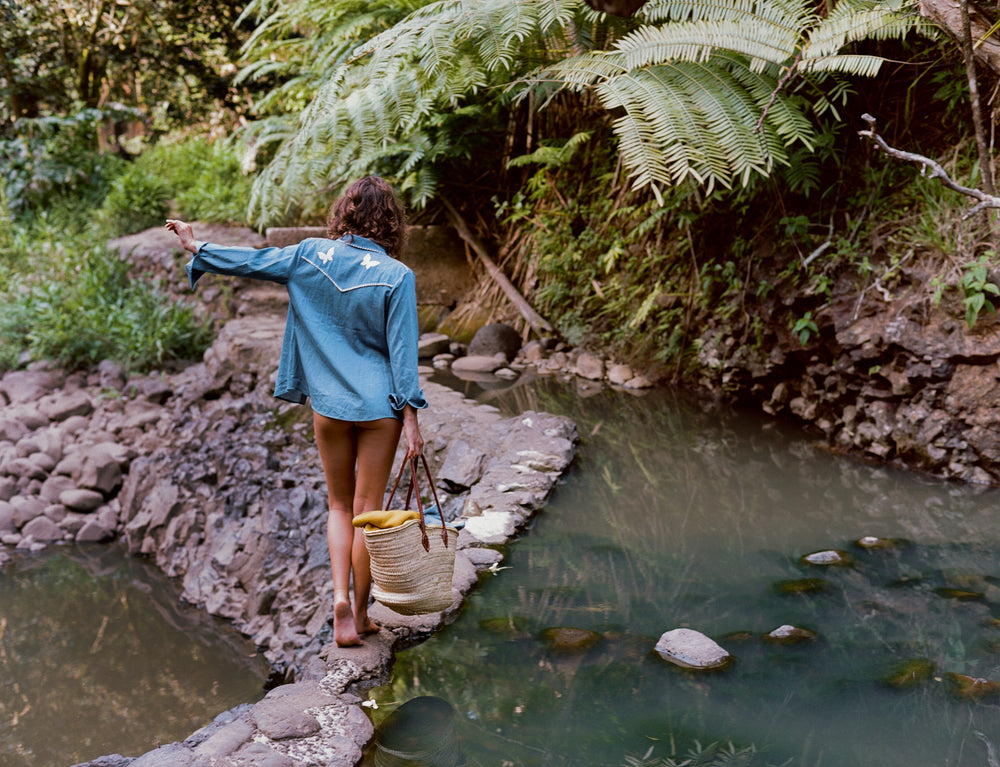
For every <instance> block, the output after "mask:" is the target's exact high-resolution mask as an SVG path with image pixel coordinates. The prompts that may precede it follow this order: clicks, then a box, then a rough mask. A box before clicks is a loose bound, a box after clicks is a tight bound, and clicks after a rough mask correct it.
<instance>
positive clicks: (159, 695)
mask: <svg viewBox="0 0 1000 767" xmlns="http://www.w3.org/2000/svg"><path fill="white" fill-rule="evenodd" d="M177 594H178V591H177V586H176V584H174V583H171V582H170V581H169V580H168V579H167V578H166V577H164V576H163V575H162V574H161V573H160V572H159V571H158V570H156V568H155V567H154V566H152V565H150V564H149V563H147V562H145V561H142V560H139V559H135V558H129V557H128V556H127V555H126V554H125V552H124V550H123V549H121V548H119V547H118V546H117V545H111V546H105V545H94V546H89V547H53V548H50V549H48V550H47V551H45V552H42V553H40V554H20V553H18V554H16V555H15V557H14V558H13V561H12V562H11V563H10V564H9V565H8V566H7V567H6V568H5V569H4V570H3V572H2V574H0V765H3V767H68V766H69V765H71V764H76V763H78V762H82V761H89V760H91V759H95V758H96V757H99V756H102V755H104V754H112V753H117V754H124V755H126V756H138V755H139V754H142V753H144V752H145V751H149V750H151V749H152V748H155V747H156V746H158V745H161V744H163V743H171V742H173V741H175V740H182V739H184V738H186V737H187V736H188V735H190V734H191V733H192V732H194V731H195V730H197V729H199V728H201V727H202V726H204V725H205V724H208V723H209V722H210V721H212V719H213V718H215V716H216V715H217V714H219V713H221V712H223V711H226V710H228V709H230V708H232V707H233V706H235V705H238V704H240V703H245V702H252V701H255V700H258V699H259V698H260V697H261V696H262V694H263V692H262V689H263V685H264V680H265V679H266V677H267V674H268V668H267V664H266V662H264V661H263V659H262V658H259V657H257V656H256V654H255V652H254V648H253V645H252V644H251V643H249V642H248V641H247V640H246V639H245V638H243V637H242V636H240V635H239V634H238V633H237V632H236V631H234V630H233V629H232V628H231V627H230V626H229V625H228V624H227V623H226V622H225V621H222V620H218V619H214V618H212V617H211V616H208V615H206V614H205V613H204V612H203V611H201V610H198V609H196V608H194V607H189V606H184V605H181V604H179V603H178V598H177Z"/></svg>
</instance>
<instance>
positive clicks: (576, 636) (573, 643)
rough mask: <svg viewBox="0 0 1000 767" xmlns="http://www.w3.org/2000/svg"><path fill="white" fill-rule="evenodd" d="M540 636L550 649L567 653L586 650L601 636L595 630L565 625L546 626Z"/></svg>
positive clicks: (598, 640) (599, 639)
mask: <svg viewBox="0 0 1000 767" xmlns="http://www.w3.org/2000/svg"><path fill="white" fill-rule="evenodd" d="M541 637H542V639H543V640H544V641H545V643H546V644H547V645H548V646H549V648H550V649H552V650H555V651H556V652H560V653H569V654H575V653H583V652H586V651H587V650H589V649H590V648H591V647H593V646H594V645H596V644H597V643H598V642H600V641H601V639H602V638H603V637H602V636H601V635H600V634H598V633H597V632H596V631H589V630H587V629H576V628H569V627H566V626H553V627H552V628H547V629H545V630H544V631H543V632H542V634H541Z"/></svg>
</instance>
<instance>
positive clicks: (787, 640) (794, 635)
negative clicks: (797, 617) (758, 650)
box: [764, 623, 819, 645]
mask: <svg viewBox="0 0 1000 767" xmlns="http://www.w3.org/2000/svg"><path fill="white" fill-rule="evenodd" d="M818 637H819V634H817V633H816V632H815V631H810V630H809V629H803V628H799V627H798V626H791V625H789V624H787V623H786V624H785V625H783V626H778V628H776V629H774V630H773V631H770V632H768V633H767V634H765V635H764V641H765V642H770V643H771V644H782V645H793V644H799V643H800V642H808V641H810V640H812V639H817V638H818Z"/></svg>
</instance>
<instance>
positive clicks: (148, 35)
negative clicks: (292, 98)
mask: <svg viewBox="0 0 1000 767" xmlns="http://www.w3.org/2000/svg"><path fill="white" fill-rule="evenodd" d="M240 7H241V4H239V3H232V2H229V1H228V0H171V1H170V2H169V3H162V2H155V1H154V0H116V2H103V3H97V4H95V3H91V2H89V0H60V2H59V3H55V4H53V3H50V2H46V0H0V51H2V54H0V62H2V67H0V70H2V71H3V77H0V137H9V136H10V135H17V132H18V131H17V130H16V128H14V129H12V125H13V123H14V121H15V120H17V119H18V118H21V117H35V116H38V115H49V114H68V113H70V112H71V111H73V110H74V109H77V108H79V107H80V106H84V107H96V106H98V105H100V104H110V103H119V104H126V105H129V106H133V107H147V106H148V105H155V110H154V111H155V112H156V117H157V119H158V120H159V121H160V122H161V125H160V126H158V127H163V125H162V122H163V121H164V120H166V121H168V122H170V123H174V124H176V122H175V121H183V122H185V123H186V122H188V121H189V120H190V119H191V115H192V114H194V115H204V116H205V117H206V118H207V117H208V116H209V113H210V112H211V111H212V110H218V108H219V106H220V105H221V104H223V103H226V104H227V106H229V107H230V108H233V109H235V110H238V109H241V108H243V102H242V101H241V100H239V99H238V96H239V94H237V93H236V92H235V91H233V90H232V89H231V88H230V87H229V86H230V81H231V80H232V75H233V73H234V72H235V68H234V67H233V66H232V64H231V62H232V61H234V60H235V58H236V55H237V52H238V49H239V47H240V45H241V43H242V41H243V39H245V32H244V31H243V30H242V29H241V28H240V26H239V25H237V24H236V19H237V16H238V14H239V11H240Z"/></svg>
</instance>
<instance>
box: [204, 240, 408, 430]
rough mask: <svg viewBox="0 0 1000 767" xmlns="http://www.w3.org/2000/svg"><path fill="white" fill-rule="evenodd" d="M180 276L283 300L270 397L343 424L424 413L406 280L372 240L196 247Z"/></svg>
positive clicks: (401, 269)
mask: <svg viewBox="0 0 1000 767" xmlns="http://www.w3.org/2000/svg"><path fill="white" fill-rule="evenodd" d="M198 245H199V248H198V251H197V252H196V253H195V255H194V257H193V258H192V259H191V261H190V262H188V264H187V266H186V269H187V273H188V279H189V280H190V283H191V288H192V289H193V288H194V287H195V285H196V284H197V282H198V280H199V279H200V278H201V276H202V275H203V274H205V273H206V272H213V273H215V274H225V275H232V276H239V277H250V278H253V279H258V280H267V281H269V282H276V283H278V284H280V285H284V286H285V287H286V289H287V290H288V298H289V305H288V318H287V320H286V321H285V335H284V339H283V341H282V344H281V360H280V362H279V364H278V380H277V383H276V384H275V389H274V396H275V397H280V398H281V399H285V400H289V401H290V402H295V403H298V404H302V403H304V402H305V401H306V397H309V398H310V400H311V403H310V404H311V405H312V408H313V410H315V411H316V412H317V413H319V414H320V415H325V416H327V417H329V418H336V419H339V420H343V421H373V420H375V419H377V418H387V417H394V418H397V419H402V410H403V407H404V406H405V405H407V404H409V405H412V406H413V407H415V408H424V407H427V402H426V400H425V399H424V393H423V391H422V390H421V388H420V377H419V373H418V372H417V357H418V353H417V338H418V335H419V328H418V323H417V295H416V288H415V281H414V276H413V271H412V270H411V269H410V268H409V267H408V266H406V265H405V264H403V263H401V262H399V261H397V260H395V259H394V258H391V257H390V256H389V255H388V254H387V253H386V252H385V250H384V249H383V248H381V247H380V246H379V245H377V244H376V243H374V242H372V241H371V240H368V239H365V238H363V237H357V236H355V235H345V236H344V237H341V238H340V239H339V240H328V239H320V238H310V239H307V240H303V241H302V242H300V243H298V244H297V245H289V246H287V247H284V248H262V249H256V248H244V247H230V246H224V245H214V244H212V243H198Z"/></svg>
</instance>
